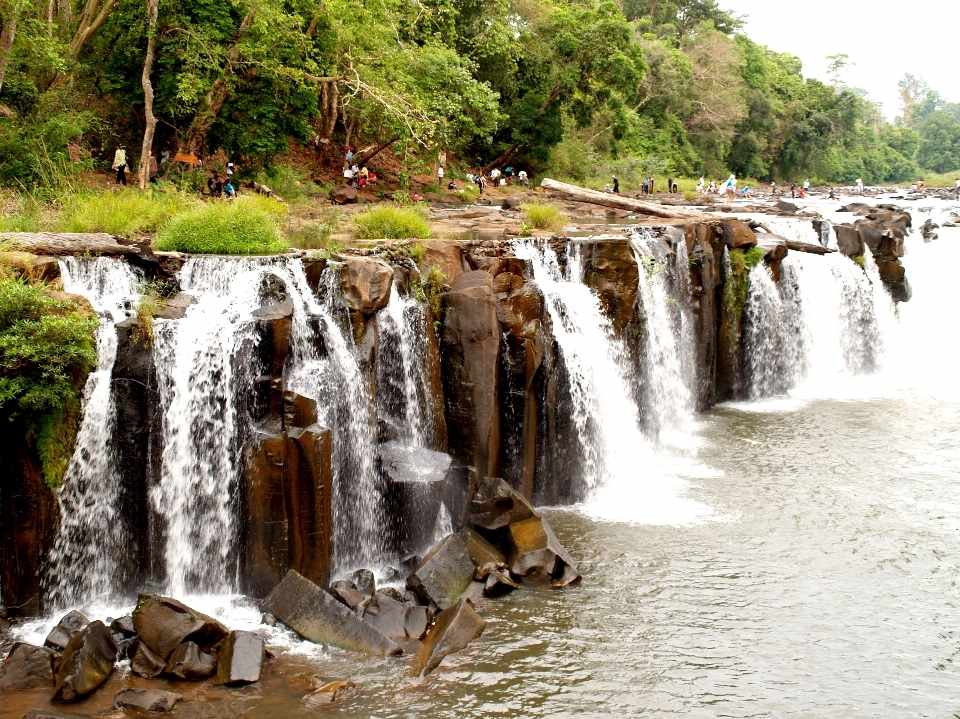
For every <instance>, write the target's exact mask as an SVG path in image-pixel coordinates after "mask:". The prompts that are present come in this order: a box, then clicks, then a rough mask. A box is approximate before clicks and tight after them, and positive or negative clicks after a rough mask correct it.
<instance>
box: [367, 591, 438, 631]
mask: <svg viewBox="0 0 960 719" xmlns="http://www.w3.org/2000/svg"><path fill="white" fill-rule="evenodd" d="M363 620H364V621H365V622H367V623H368V624H369V625H370V626H372V627H375V628H376V629H377V630H378V631H379V632H380V633H382V634H383V635H384V636H386V637H389V638H390V639H393V640H394V641H407V640H409V639H419V638H420V637H422V636H423V633H424V632H425V631H426V629H427V608H426V607H420V606H417V607H411V606H408V605H406V604H404V603H403V602H398V601H397V600H396V599H393V598H392V597H390V596H387V595H386V594H380V593H379V592H378V593H377V594H376V596H374V597H373V601H371V602H370V604H368V605H367V607H366V609H364V610H363Z"/></svg>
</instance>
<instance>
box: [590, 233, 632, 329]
mask: <svg viewBox="0 0 960 719" xmlns="http://www.w3.org/2000/svg"><path fill="white" fill-rule="evenodd" d="M581 246H582V250H581V252H582V253H583V256H582V258H581V259H582V262H583V283H584V284H585V285H587V286H589V287H592V288H593V289H595V290H596V291H597V294H598V295H599V296H600V306H601V307H602V308H603V311H604V314H606V315H607V316H608V317H609V318H610V322H611V323H612V324H613V328H614V331H615V332H617V333H618V334H620V333H622V332H623V330H624V328H626V326H627V325H628V324H629V323H630V320H632V319H633V307H634V304H635V303H636V301H637V281H638V280H639V277H640V270H639V268H638V267H637V261H636V259H634V256H633V249H632V248H631V246H630V241H629V240H627V239H625V238H624V239H620V238H611V239H593V238H592V239H590V240H588V241H585V242H582V243H581Z"/></svg>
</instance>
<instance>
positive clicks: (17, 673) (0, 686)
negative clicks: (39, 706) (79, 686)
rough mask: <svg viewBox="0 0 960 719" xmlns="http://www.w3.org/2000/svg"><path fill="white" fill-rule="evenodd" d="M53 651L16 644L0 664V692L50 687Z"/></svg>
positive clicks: (51, 682) (52, 680) (30, 645)
mask: <svg viewBox="0 0 960 719" xmlns="http://www.w3.org/2000/svg"><path fill="white" fill-rule="evenodd" d="M53 656H54V653H53V650H52V649H50V648H49V647H35V646H33V645H32V644H23V643H21V642H17V643H16V644H14V645H13V648H12V649H11V650H10V654H9V656H7V659H6V661H4V662H3V664H0V691H13V690H15V689H39V688H41V687H52V686H53V685H54V683H55V680H54V675H53Z"/></svg>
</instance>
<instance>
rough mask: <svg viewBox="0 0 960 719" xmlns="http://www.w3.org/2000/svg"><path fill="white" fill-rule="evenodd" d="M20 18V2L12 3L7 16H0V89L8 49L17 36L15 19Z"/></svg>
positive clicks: (5, 69) (11, 47)
mask: <svg viewBox="0 0 960 719" xmlns="http://www.w3.org/2000/svg"><path fill="white" fill-rule="evenodd" d="M18 20H20V3H14V5H13V8H12V9H11V10H10V14H9V16H0V23H2V25H0V90H2V89H3V79H4V78H5V77H6V75H7V63H8V62H9V61H10V51H11V50H12V49H13V41H14V40H15V39H16V37H17V21H18Z"/></svg>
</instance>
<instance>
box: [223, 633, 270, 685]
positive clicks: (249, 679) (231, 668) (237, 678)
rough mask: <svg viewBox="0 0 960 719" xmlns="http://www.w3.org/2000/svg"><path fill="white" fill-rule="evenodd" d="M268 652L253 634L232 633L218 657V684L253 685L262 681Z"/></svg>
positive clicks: (259, 639) (261, 641) (260, 640)
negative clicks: (261, 674)
mask: <svg viewBox="0 0 960 719" xmlns="http://www.w3.org/2000/svg"><path fill="white" fill-rule="evenodd" d="M265 658H266V650H265V649H264V646H263V640H262V639H261V638H260V637H258V636H257V635H256V634H254V633H253V632H242V631H232V632H230V635H229V636H228V637H227V638H226V639H225V640H224V642H223V645H222V646H221V647H220V653H219V655H217V684H252V683H254V682H258V681H260V672H261V671H262V670H263V660H264V659H265Z"/></svg>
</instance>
